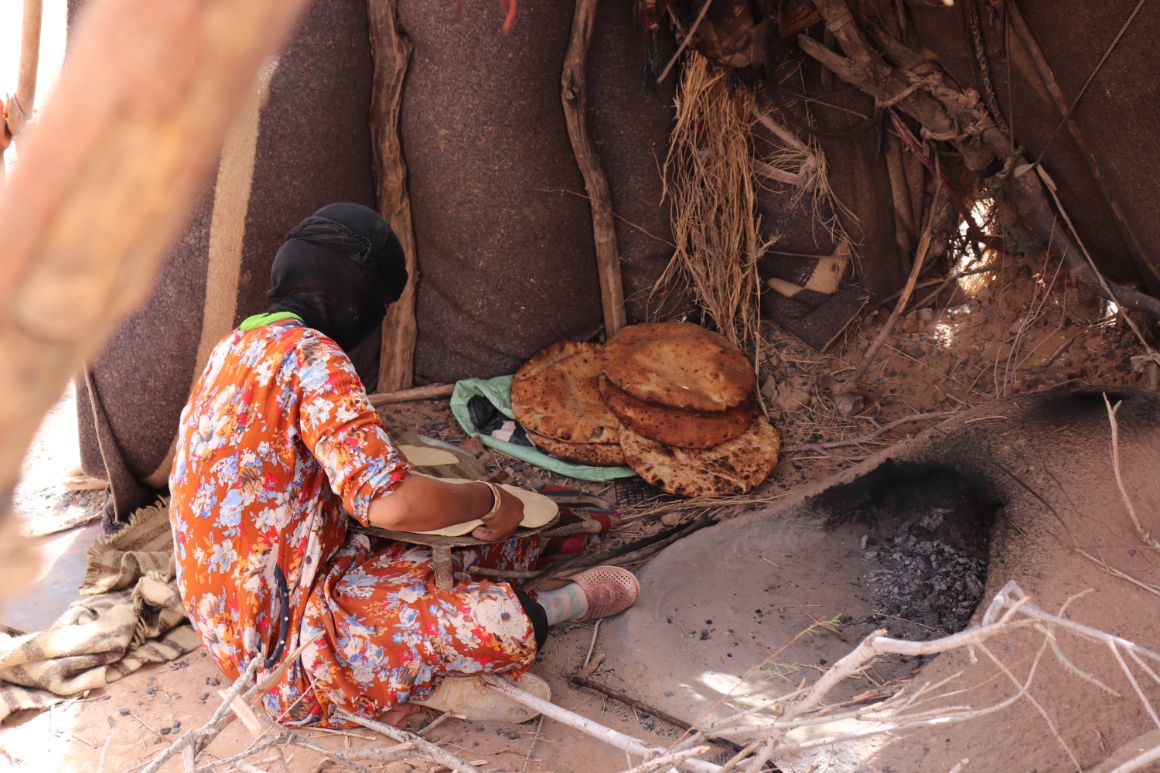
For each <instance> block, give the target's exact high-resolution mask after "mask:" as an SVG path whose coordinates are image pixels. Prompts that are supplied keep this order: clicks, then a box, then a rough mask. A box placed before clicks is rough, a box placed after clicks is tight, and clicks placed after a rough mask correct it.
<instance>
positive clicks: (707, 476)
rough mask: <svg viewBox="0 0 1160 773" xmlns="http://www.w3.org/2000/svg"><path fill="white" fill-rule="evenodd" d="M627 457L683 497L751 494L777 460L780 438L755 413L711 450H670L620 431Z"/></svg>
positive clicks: (646, 474)
mask: <svg viewBox="0 0 1160 773" xmlns="http://www.w3.org/2000/svg"><path fill="white" fill-rule="evenodd" d="M620 445H621V447H622V448H624V459H625V461H626V462H628V466H629V467H631V468H632V469H633V471H634V472H636V474H637V475H639V476H640V477H641V478H643V479H644V480H645V481H647V482H648V483H651V484H652V485H654V486H656V487H657V488H659V489H661V490H663V491H666V492H668V493H669V494H676V495H677V496H683V497H719V496H727V495H729V494H748V493H749V492H750V491H752V490H753V489H755V488H757V487H758V486H760V485H761V484H762V483H763V482H764V481H765V479H766V478H767V477H768V476H769V473H770V472H771V471H772V470H773V467H774V465H775V464H777V452H778V449H779V448H780V447H781V440H780V439H779V438H778V436H777V430H776V429H774V428H773V425H772V424H770V423H769V421H767V420H766V418H765V417H764V416H757V417H755V418H754V419H753V421H752V422H750V424H749V427H747V428H746V430H745V431H744V432H742V433H741V434H740V435H738V436H737V437H735V438H733V439H732V440H730V441H728V442H725V443H722V444H721V445H719V446H715V447H713V448H706V449H703V450H692V449H685V448H669V447H668V446H665V445H662V444H660V443H658V442H656V441H655V440H649V439H648V438H646V437H644V436H643V435H638V434H637V433H635V432H633V431H632V430H631V429H629V428H628V427H621V429H620Z"/></svg>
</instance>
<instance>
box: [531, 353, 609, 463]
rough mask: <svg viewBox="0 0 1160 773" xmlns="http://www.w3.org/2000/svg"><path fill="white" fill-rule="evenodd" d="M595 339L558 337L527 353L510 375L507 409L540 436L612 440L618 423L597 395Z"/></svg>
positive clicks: (600, 356) (580, 440)
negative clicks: (519, 365) (549, 343)
mask: <svg viewBox="0 0 1160 773" xmlns="http://www.w3.org/2000/svg"><path fill="white" fill-rule="evenodd" d="M603 350H604V347H603V346H601V345H600V344H590V343H581V342H579V341H559V342H557V343H554V344H552V345H551V346H549V347H548V348H546V349H544V350H543V351H541V352H539V353H538V354H536V355H535V356H533V357H532V358H531V359H530V360H528V361H527V362H525V363H524V364H523V366H521V367H520V369H519V370H518V371H516V375H515V377H514V378H513V379H512V413H514V414H515V417H516V419H517V420H518V421H519V423H520V424H523V425H524V427H525V428H526V429H530V430H532V431H533V432H536V433H538V434H540V435H547V436H548V437H552V438H556V439H557V440H563V441H565V442H568V443H609V444H615V443H616V442H617V438H618V430H619V427H620V424H619V422H617V420H616V417H615V416H613V415H612V411H610V410H608V406H606V405H605V404H604V400H602V399H601V397H600V388H599V386H598V385H597V382H596V380H597V378H599V376H600V370H601V368H602V367H603V362H604V358H603Z"/></svg>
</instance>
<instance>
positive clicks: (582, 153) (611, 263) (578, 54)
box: [560, 0, 628, 338]
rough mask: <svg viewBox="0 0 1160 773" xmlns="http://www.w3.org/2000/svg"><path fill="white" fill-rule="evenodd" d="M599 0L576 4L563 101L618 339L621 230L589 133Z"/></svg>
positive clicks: (610, 325)
mask: <svg viewBox="0 0 1160 773" xmlns="http://www.w3.org/2000/svg"><path fill="white" fill-rule="evenodd" d="M597 5H598V0H576V10H575V13H574V14H573V16H572V36H571V38H570V39H569V41H568V53H567V54H566V55H565V57H564V72H563V74H562V75H561V76H560V100H561V102H562V103H563V105H564V120H565V121H566V122H567V124H568V139H569V140H570V141H571V143H572V154H573V155H574V156H575V157H576V166H578V167H579V168H580V175H581V176H582V177H583V178H584V189H585V190H586V191H587V192H588V205H589V207H590V208H591V210H592V238H593V241H594V242H595V245H596V270H597V274H598V275H599V277H600V304H601V307H602V308H603V310H604V334H605V335H606V336H608V337H610V338H611V337H612V336H613V335H614V334H615V333H616V331H618V330H620V329H621V328H622V327H624V325H625V324H626V322H627V321H628V320H627V317H626V315H625V311H624V285H623V283H622V282H621V278H620V252H619V250H618V249H617V244H616V224H615V223H614V222H613V219H612V192H611V191H610V190H609V188H608V177H607V176H605V174H604V169H603V167H601V165H600V156H599V155H598V154H597V152H596V146H595V144H594V143H593V142H592V135H591V132H589V130H588V76H587V73H586V72H585V71H586V66H587V61H588V48H589V46H590V45H591V44H592V28H593V25H594V24H595V22H596V8H597Z"/></svg>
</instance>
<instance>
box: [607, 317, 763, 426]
mask: <svg viewBox="0 0 1160 773" xmlns="http://www.w3.org/2000/svg"><path fill="white" fill-rule="evenodd" d="M604 372H605V373H606V374H607V375H608V378H609V379H610V380H611V381H612V383H614V384H616V385H617V386H618V387H620V388H621V389H623V390H624V391H625V392H628V393H629V394H630V395H632V396H633V397H635V398H637V399H638V400H645V401H647V402H650V403H659V404H660V405H667V406H669V407H671V408H692V409H694V410H698V411H724V410H726V409H728V408H736V407H737V406H738V405H741V404H742V403H744V402H745V401H746V400H748V399H749V398H750V396H751V395H752V394H753V389H754V387H755V386H756V383H757V377H756V376H755V375H754V374H753V364H752V363H751V362H749V361H748V360H747V359H746V357H745V355H744V354H742V352H741V350H740V349H738V348H737V347H736V346H734V345H733V344H731V343H729V341H728V340H726V339H725V337H724V336H721V335H719V334H717V333H714V332H712V331H710V330H706V329H705V328H703V327H699V326H698V325H693V324H690V323H688V322H647V323H644V324H641V325H631V326H629V327H626V328H622V329H621V331H620V332H619V333H617V334H616V335H614V336H613V337H612V340H611V341H609V342H608V344H607V345H606V346H605V347H604Z"/></svg>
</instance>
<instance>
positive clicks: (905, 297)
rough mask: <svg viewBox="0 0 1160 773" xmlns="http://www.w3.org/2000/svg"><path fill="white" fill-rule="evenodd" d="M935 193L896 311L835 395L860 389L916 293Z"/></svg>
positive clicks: (935, 206) (930, 231)
mask: <svg viewBox="0 0 1160 773" xmlns="http://www.w3.org/2000/svg"><path fill="white" fill-rule="evenodd" d="M934 192H935V195H934V201H932V202H931V204H930V217H929V218H927V221H926V227H925V228H924V229H923V231H922V238H921V239H919V241H918V251H917V252H916V253H915V255H914V263H913V264H912V265H911V267H910V276H908V277H907V278H906V285H905V286H904V287H903V288H902V294H901V295H899V296H898V302H897V303H896V304H895V305H894V311H892V312H890V316H889V317H887V319H886V323H885V324H884V325H882V329H881V330H879V331H878V335H876V336H875V337H874V341H873V342H872V343H871V344H870V348H869V349H867V350H866V352H865V353H864V354H863V355H862V359H861V360H860V361H859V362H858V366H857V367H856V368H855V369H854V373H853V374H852V375H851V376H850V378H848V379H847V380H846V382H845V383H843V384H840V385H838V386H837V387H835V389H834V394H835V395H847V394H852V393H853V392H855V391H856V390H857V389H858V384H859V383H860V382H861V380H862V376H864V375H865V374H866V369H867V368H869V367H870V363H871V362H873V361H874V357H875V355H877V354H878V350H879V349H881V348H882V345H883V344H885V343H886V339H887V338H889V337H890V333H891V332H892V331H893V330H894V323H895V322H897V321H898V317H899V316H900V315H901V314H902V311H903V309H905V308H906V304H908V303H910V296H911V294H912V293H913V292H914V285H915V283H916V282H917V281H918V275H919V274H920V273H922V267H923V265H924V264H925V263H926V254H927V252H929V251H930V242H931V238H932V236H933V235H934V218H935V213H936V212H938V193H939V189H938V188H937V187H936V188H935V189H934Z"/></svg>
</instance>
